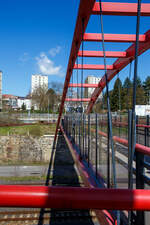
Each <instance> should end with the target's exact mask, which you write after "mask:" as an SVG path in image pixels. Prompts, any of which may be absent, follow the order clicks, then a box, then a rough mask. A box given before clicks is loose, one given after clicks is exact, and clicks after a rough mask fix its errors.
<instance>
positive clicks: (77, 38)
mask: <svg viewBox="0 0 150 225" xmlns="http://www.w3.org/2000/svg"><path fill="white" fill-rule="evenodd" d="M94 3H95V0H88V1H87V0H81V1H80V6H79V11H78V16H77V21H76V26H75V31H74V36H73V40H72V46H71V52H70V56H69V62H68V66H67V72H66V78H65V82H64V89H63V94H62V100H61V105H60V109H59V116H58V120H57V125H56V132H55V138H54V143H55V141H56V137H57V132H58V128H59V124H60V119H61V116H62V113H63V108H64V103H65V99H66V95H67V90H68V85H69V83H70V78H71V74H72V70H73V66H72V65H74V63H75V61H76V58H77V54H78V51H79V49H80V44H81V41H82V31H83V26H82V18H83V17H84V18H85V20H84V32H85V30H86V27H87V24H88V21H89V18H90V15H91V14H92V9H93V6H94Z"/></svg>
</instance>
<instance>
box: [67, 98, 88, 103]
mask: <svg viewBox="0 0 150 225" xmlns="http://www.w3.org/2000/svg"><path fill="white" fill-rule="evenodd" d="M65 101H66V102H89V101H90V98H66V100H65Z"/></svg>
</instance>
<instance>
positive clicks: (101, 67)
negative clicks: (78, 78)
mask: <svg viewBox="0 0 150 225" xmlns="http://www.w3.org/2000/svg"><path fill="white" fill-rule="evenodd" d="M82 68H83V69H84V70H104V69H105V67H104V65H92V64H83V65H81V64H78V65H77V64H75V65H74V69H82ZM106 68H107V70H113V69H114V67H113V65H107V66H106Z"/></svg>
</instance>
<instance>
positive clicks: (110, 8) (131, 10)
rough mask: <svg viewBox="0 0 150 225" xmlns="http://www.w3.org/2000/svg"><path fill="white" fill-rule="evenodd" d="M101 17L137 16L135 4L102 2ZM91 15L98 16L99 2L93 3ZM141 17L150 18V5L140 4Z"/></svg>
mask: <svg viewBox="0 0 150 225" xmlns="http://www.w3.org/2000/svg"><path fill="white" fill-rule="evenodd" d="M102 11H103V15H117V16H137V3H119V2H102ZM92 14H94V15H98V14H100V7H99V2H95V4H94V7H93V11H92ZM141 16H150V4H149V3H148V4H145V3H142V4H141Z"/></svg>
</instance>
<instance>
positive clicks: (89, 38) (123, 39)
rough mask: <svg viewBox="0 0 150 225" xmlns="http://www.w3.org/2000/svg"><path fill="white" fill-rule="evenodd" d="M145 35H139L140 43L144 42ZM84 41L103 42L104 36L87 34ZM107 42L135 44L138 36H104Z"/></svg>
mask: <svg viewBox="0 0 150 225" xmlns="http://www.w3.org/2000/svg"><path fill="white" fill-rule="evenodd" d="M145 39H146V36H145V35H142V34H141V35H139V42H144V41H145ZM84 41H97V42H98V41H102V34H99V33H85V34H84ZM104 41H105V42H135V41H136V35H134V34H104Z"/></svg>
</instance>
